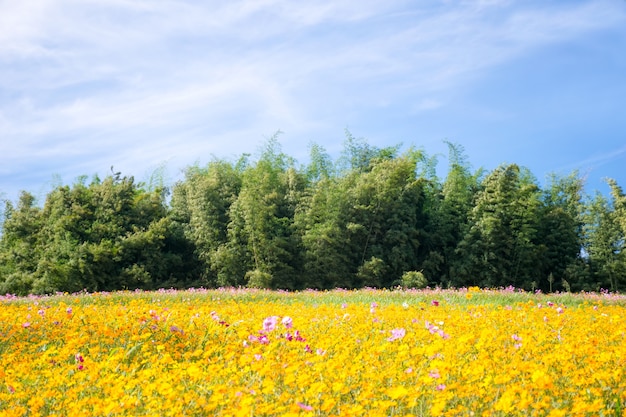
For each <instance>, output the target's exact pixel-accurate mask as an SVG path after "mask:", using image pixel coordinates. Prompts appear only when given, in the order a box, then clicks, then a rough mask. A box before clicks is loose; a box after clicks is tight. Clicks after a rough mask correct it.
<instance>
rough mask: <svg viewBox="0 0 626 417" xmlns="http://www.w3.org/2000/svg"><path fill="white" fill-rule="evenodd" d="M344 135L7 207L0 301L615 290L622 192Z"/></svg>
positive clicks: (116, 176) (83, 182)
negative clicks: (85, 295) (289, 151)
mask: <svg viewBox="0 0 626 417" xmlns="http://www.w3.org/2000/svg"><path fill="white" fill-rule="evenodd" d="M446 143H447V145H448V149H449V155H448V163H449V165H448V170H447V174H446V176H445V178H443V179H440V178H438V177H437V174H436V166H437V158H435V157H433V156H429V155H428V154H426V153H425V152H424V151H423V150H420V149H415V148H411V149H408V150H406V151H404V152H400V150H399V149H400V147H399V146H395V147H387V148H377V147H374V146H371V145H369V144H368V143H367V142H366V141H364V140H362V139H356V138H354V137H353V136H351V135H350V134H349V133H348V134H347V139H346V141H345V143H344V150H343V152H342V154H341V156H340V157H339V158H337V159H336V160H333V159H332V158H331V157H330V156H329V154H328V153H327V152H326V151H325V150H324V148H322V147H321V146H319V145H316V144H313V145H311V146H310V158H309V159H310V161H309V163H308V164H306V165H298V164H297V163H296V161H295V160H294V159H293V158H291V157H289V156H288V155H286V154H284V153H283V152H282V151H281V147H280V143H279V141H278V138H277V137H276V136H274V137H272V138H270V139H269V140H267V142H266V143H265V144H264V146H263V149H262V151H261V152H260V154H259V155H258V156H257V157H256V158H255V159H252V158H251V157H250V155H247V154H244V155H242V156H241V157H240V158H239V159H238V160H236V161H228V160H223V159H213V160H212V161H211V162H209V163H208V164H207V165H206V166H202V167H201V166H191V167H188V168H187V169H186V171H185V176H184V179H183V180H181V181H179V182H177V183H175V184H174V185H173V186H171V187H166V186H165V185H164V184H162V183H161V184H158V181H157V184H145V183H138V182H136V181H135V180H134V178H133V177H130V176H122V175H121V174H120V173H113V172H112V174H111V175H109V176H107V177H106V178H104V179H103V180H101V179H100V178H98V177H97V176H94V177H93V178H92V179H91V180H90V181H89V182H88V179H87V177H86V176H84V177H80V178H79V179H77V180H76V182H75V183H74V184H72V185H71V186H68V185H61V186H58V187H56V188H55V189H53V190H52V191H50V192H49V193H48V194H47V196H46V198H45V202H44V203H43V206H39V205H37V204H36V201H35V198H34V196H33V195H32V194H30V193H28V192H22V193H21V195H20V197H19V200H18V201H17V202H16V204H13V203H12V202H10V201H7V202H5V209H4V218H3V221H2V228H1V230H2V234H1V236H0V293H3V294H4V293H12V294H29V293H35V294H46V293H54V292H76V291H81V290H87V291H112V290H119V289H137V288H140V289H156V288H164V287H167V288H169V287H174V288H186V287H199V286H203V287H219V286H249V287H258V288H274V289H287V290H299V289H305V288H317V289H330V288H336V287H341V288H360V287H366V286H367V287H387V288H389V287H395V286H398V285H404V286H411V287H412V286H425V285H430V286H442V287H457V288H458V287H468V286H479V287H491V288H495V287H506V286H514V287H517V288H523V289H526V290H541V291H544V292H549V291H557V290H558V291H598V290H600V289H607V290H611V291H620V290H624V287H625V286H626V257H625V255H624V251H623V247H624V244H625V239H624V237H625V236H626V196H624V194H623V192H622V189H621V188H620V187H619V185H618V184H617V183H616V182H615V181H614V180H608V184H609V186H610V189H611V194H610V197H609V198H607V197H605V196H603V195H602V194H600V193H596V194H595V195H593V196H588V195H586V194H585V192H584V180H583V179H582V178H581V177H580V176H579V174H578V173H577V172H573V173H571V174H569V175H566V176H558V175H551V176H550V177H549V178H548V179H547V181H546V184H545V185H544V186H543V187H542V186H540V185H539V183H538V181H537V180H536V178H535V177H534V176H533V175H532V173H531V172H530V171H529V170H528V169H526V168H523V167H520V166H518V165H516V164H507V165H501V166H499V167H497V168H496V169H494V170H492V171H490V172H487V171H485V170H483V169H479V170H476V171H473V170H472V169H471V166H470V164H469V163H468V159H467V157H466V155H465V153H464V150H463V148H462V147H461V146H460V145H458V144H454V143H448V142H446Z"/></svg>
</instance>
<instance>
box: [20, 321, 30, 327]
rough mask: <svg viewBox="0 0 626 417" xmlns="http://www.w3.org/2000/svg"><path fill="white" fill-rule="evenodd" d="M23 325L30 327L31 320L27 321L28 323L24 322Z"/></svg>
mask: <svg viewBox="0 0 626 417" xmlns="http://www.w3.org/2000/svg"><path fill="white" fill-rule="evenodd" d="M22 327H23V328H27V327H30V321H27V322H26V323H23V324H22Z"/></svg>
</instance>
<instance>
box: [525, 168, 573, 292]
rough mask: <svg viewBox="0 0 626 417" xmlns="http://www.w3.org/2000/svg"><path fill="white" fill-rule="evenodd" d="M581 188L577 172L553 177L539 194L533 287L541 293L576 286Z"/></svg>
mask: <svg viewBox="0 0 626 417" xmlns="http://www.w3.org/2000/svg"><path fill="white" fill-rule="evenodd" d="M583 186H584V184H583V181H582V179H581V178H580V177H579V176H578V173H577V172H573V173H572V174H570V175H568V176H565V177H559V176H557V175H554V174H553V175H551V176H550V177H549V182H548V185H547V187H546V188H545V189H544V191H543V195H542V205H541V209H540V210H539V212H538V215H539V216H540V217H539V224H538V238H537V242H538V251H539V252H538V255H539V256H538V264H537V267H536V271H537V281H536V287H537V288H539V289H541V290H543V291H549V290H556V289H563V288H564V287H563V283H565V284H566V286H569V287H570V288H571V286H572V285H573V286H574V288H576V287H577V286H578V285H579V281H580V279H581V276H580V272H579V270H578V269H577V268H576V267H575V266H574V264H577V263H578V262H579V260H580V257H581V249H582V245H583V236H582V233H583V229H582V227H583V222H582V211H583V205H582V197H583ZM575 271H576V272H575ZM554 282H556V286H555V285H554Z"/></svg>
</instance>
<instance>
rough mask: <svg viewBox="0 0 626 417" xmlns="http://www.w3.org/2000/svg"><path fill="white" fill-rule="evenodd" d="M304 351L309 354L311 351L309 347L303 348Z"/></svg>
mask: <svg viewBox="0 0 626 417" xmlns="http://www.w3.org/2000/svg"><path fill="white" fill-rule="evenodd" d="M304 351H305V352H306V353H311V352H312V350H311V346H309V345H306V346H305V347H304Z"/></svg>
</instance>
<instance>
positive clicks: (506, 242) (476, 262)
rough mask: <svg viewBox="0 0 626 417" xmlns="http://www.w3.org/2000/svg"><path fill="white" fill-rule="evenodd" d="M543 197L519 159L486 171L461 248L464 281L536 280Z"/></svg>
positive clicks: (521, 284)
mask: <svg viewBox="0 0 626 417" xmlns="http://www.w3.org/2000/svg"><path fill="white" fill-rule="evenodd" d="M539 197H540V193H539V188H538V186H537V185H536V184H535V182H534V180H533V178H532V176H531V175H530V174H529V172H528V171H526V170H523V169H521V168H520V167H518V166H517V165H514V164H512V165H503V166H501V167H499V168H497V169H495V170H494V171H492V172H491V173H490V174H489V175H487V177H486V178H485V180H484V181H483V189H482V190H481V191H480V192H479V193H478V195H477V200H476V205H475V206H474V208H473V209H472V211H471V213H470V216H469V229H468V231H467V233H466V235H465V236H464V238H463V240H462V241H461V243H460V244H459V248H458V251H459V255H460V256H461V257H462V264H461V265H460V267H459V275H460V278H461V280H462V282H463V284H464V285H478V286H481V287H500V286H509V285H512V286H515V287H523V288H528V289H529V288H530V287H531V286H532V281H533V280H534V276H535V272H534V268H535V266H536V264H537V259H538V258H537V248H536V238H537V228H538V224H537V219H538V210H539V207H540V199H539Z"/></svg>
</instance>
